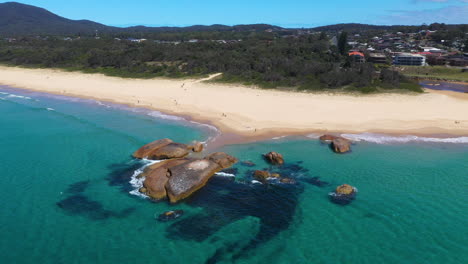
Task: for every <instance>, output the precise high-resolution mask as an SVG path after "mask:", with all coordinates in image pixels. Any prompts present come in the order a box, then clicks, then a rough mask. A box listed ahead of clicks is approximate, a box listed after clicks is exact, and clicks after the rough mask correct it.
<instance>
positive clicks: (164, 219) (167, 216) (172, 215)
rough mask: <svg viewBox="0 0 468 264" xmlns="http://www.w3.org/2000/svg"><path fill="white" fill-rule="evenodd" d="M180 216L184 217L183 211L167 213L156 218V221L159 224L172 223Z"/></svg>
mask: <svg viewBox="0 0 468 264" xmlns="http://www.w3.org/2000/svg"><path fill="white" fill-rule="evenodd" d="M182 215H184V211H183V210H174V211H167V212H164V213H162V214H160V215H159V216H158V221H160V222H167V221H172V220H175V219H177V218H179V217H181V216H182Z"/></svg>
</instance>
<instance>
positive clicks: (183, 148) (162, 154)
mask: <svg viewBox="0 0 468 264" xmlns="http://www.w3.org/2000/svg"><path fill="white" fill-rule="evenodd" d="M189 150H190V146H188V145H185V144H181V143H170V144H167V145H166V146H163V147H161V148H158V149H155V150H154V151H152V152H151V153H150V154H149V155H148V159H150V160H162V159H177V158H183V157H185V156H187V155H188V154H189V153H190V151H189Z"/></svg>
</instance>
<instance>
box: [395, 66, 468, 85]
mask: <svg viewBox="0 0 468 264" xmlns="http://www.w3.org/2000/svg"><path fill="white" fill-rule="evenodd" d="M398 71H399V72H400V73H402V74H404V75H406V76H409V77H415V78H422V79H435V80H444V81H460V82H468V72H465V71H463V70H462V69H460V68H447V67H444V66H419V67H418V66H416V67H402V68H399V69H398Z"/></svg>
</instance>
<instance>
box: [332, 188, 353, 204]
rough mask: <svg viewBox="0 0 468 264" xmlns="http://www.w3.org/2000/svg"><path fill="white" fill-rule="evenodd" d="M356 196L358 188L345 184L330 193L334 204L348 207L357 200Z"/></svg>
mask: <svg viewBox="0 0 468 264" xmlns="http://www.w3.org/2000/svg"><path fill="white" fill-rule="evenodd" d="M356 194H357V189H356V187H353V186H351V185H349V184H343V185H341V186H338V187H337V188H336V190H335V191H334V192H331V193H329V196H330V200H331V201H332V202H333V203H336V204H340V205H347V204H349V203H351V202H352V201H353V200H354V199H355V198H356Z"/></svg>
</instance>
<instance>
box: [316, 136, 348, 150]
mask: <svg viewBox="0 0 468 264" xmlns="http://www.w3.org/2000/svg"><path fill="white" fill-rule="evenodd" d="M319 139H320V140H321V141H326V142H330V148H331V149H332V150H333V151H334V152H336V153H340V154H341V153H347V152H350V151H351V141H349V140H347V139H346V138H343V137H339V136H334V135H323V136H321V137H320V138H319Z"/></svg>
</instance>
